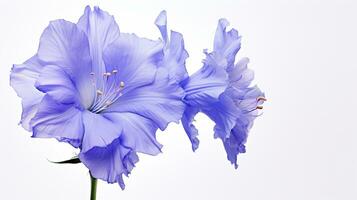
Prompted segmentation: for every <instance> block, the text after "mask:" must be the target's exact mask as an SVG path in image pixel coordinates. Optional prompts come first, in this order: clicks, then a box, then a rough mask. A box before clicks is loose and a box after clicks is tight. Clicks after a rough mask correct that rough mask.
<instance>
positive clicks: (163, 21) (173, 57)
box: [155, 11, 188, 82]
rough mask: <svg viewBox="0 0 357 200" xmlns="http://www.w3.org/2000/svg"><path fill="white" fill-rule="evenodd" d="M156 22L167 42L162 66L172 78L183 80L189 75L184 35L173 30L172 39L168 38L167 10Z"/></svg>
mask: <svg viewBox="0 0 357 200" xmlns="http://www.w3.org/2000/svg"><path fill="white" fill-rule="evenodd" d="M155 24H156V26H157V27H158V28H159V30H160V32H161V36H162V38H163V41H164V43H165V48H164V58H163V60H162V61H161V62H160V66H161V67H163V68H165V69H167V70H168V72H169V75H170V77H171V78H174V79H175V80H176V81H177V82H181V81H183V80H184V79H186V78H187V77H188V73H187V70H186V66H185V62H186V59H187V58H188V53H187V51H186V50H185V45H184V40H183V37H182V35H181V33H178V32H175V31H171V35H170V40H169V39H168V35H167V18H166V11H162V12H161V13H160V14H159V16H158V17H157V19H156V21H155Z"/></svg>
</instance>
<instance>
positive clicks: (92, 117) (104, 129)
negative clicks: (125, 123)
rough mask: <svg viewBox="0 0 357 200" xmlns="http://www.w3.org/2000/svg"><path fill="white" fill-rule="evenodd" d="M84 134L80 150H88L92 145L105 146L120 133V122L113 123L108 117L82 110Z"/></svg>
mask: <svg viewBox="0 0 357 200" xmlns="http://www.w3.org/2000/svg"><path fill="white" fill-rule="evenodd" d="M82 117H83V124H84V136H83V141H82V146H81V150H82V152H86V151H89V150H90V149H92V148H94V147H106V146H108V145H109V144H111V143H112V142H113V141H114V140H115V139H117V138H119V136H120V135H121V133H122V127H121V125H120V124H115V123H114V122H113V121H111V120H110V119H108V118H106V117H105V116H102V115H100V114H95V113H91V112H89V111H83V114H82Z"/></svg>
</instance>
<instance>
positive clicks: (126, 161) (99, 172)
mask: <svg viewBox="0 0 357 200" xmlns="http://www.w3.org/2000/svg"><path fill="white" fill-rule="evenodd" d="M79 159H80V160H81V162H82V163H83V164H84V165H85V166H86V167H87V168H88V169H89V171H90V173H91V174H92V176H94V177H95V178H99V179H102V180H104V181H107V182H108V183H115V182H118V183H119V185H120V187H121V188H122V189H124V188H125V185H124V182H123V178H122V176H123V174H124V175H126V176H128V175H129V174H130V171H131V170H132V169H133V168H134V166H135V163H137V162H138V161H139V158H138V156H137V155H136V153H135V152H134V151H132V150H131V149H130V148H127V147H124V146H122V145H121V144H120V139H116V140H114V141H113V142H112V143H110V144H108V145H106V146H104V147H94V148H92V149H90V150H89V151H86V152H80V154H79Z"/></svg>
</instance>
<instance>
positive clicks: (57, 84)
mask: <svg viewBox="0 0 357 200" xmlns="http://www.w3.org/2000/svg"><path fill="white" fill-rule="evenodd" d="M35 86H36V88H37V89H38V90H40V91H42V92H43V93H46V94H47V95H48V96H51V98H52V99H53V100H55V101H57V102H59V103H63V104H73V103H77V102H79V101H80V99H79V98H78V91H77V89H76V88H75V86H74V85H73V82H72V80H71V78H70V77H69V75H68V74H67V73H66V72H65V71H64V69H63V68H61V67H58V66H55V65H47V66H46V67H45V68H44V69H43V70H42V72H41V74H40V76H39V77H38V79H37V81H36V83H35Z"/></svg>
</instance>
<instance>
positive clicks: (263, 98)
mask: <svg viewBox="0 0 357 200" xmlns="http://www.w3.org/2000/svg"><path fill="white" fill-rule="evenodd" d="M266 100H267V99H266V98H265V97H258V98H257V101H266Z"/></svg>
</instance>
